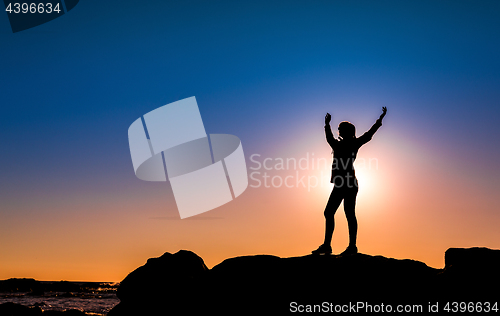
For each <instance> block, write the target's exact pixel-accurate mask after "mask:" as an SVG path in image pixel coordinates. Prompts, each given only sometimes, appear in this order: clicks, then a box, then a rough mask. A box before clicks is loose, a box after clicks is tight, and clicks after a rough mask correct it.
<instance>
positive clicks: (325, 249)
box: [311, 244, 332, 255]
mask: <svg viewBox="0 0 500 316" xmlns="http://www.w3.org/2000/svg"><path fill="white" fill-rule="evenodd" d="M311 253H312V254H313V255H329V254H331V253H332V247H331V246H330V245H325V244H323V245H321V246H319V247H318V249H316V250H313V251H312V252H311Z"/></svg>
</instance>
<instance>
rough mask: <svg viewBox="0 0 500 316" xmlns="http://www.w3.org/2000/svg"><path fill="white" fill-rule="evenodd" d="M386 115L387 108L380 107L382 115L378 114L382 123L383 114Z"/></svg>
mask: <svg viewBox="0 0 500 316" xmlns="http://www.w3.org/2000/svg"><path fill="white" fill-rule="evenodd" d="M386 113H387V108H386V107H385V106H383V107H382V114H380V118H379V120H381V121H382V119H383V118H384V116H385V114H386Z"/></svg>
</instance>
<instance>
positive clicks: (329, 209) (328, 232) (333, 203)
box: [324, 188, 343, 246]
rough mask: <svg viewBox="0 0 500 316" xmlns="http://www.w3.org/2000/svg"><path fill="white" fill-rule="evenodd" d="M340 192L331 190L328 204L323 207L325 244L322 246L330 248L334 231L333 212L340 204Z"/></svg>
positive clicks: (334, 189)
mask: <svg viewBox="0 0 500 316" xmlns="http://www.w3.org/2000/svg"><path fill="white" fill-rule="evenodd" d="M342 199H343V196H342V190H341V189H338V188H337V189H336V188H333V190H332V193H331V194H330V198H329V199H328V203H327V204H326V207H325V213H324V214H325V242H324V245H328V246H330V244H331V243H332V236H333V230H334V229H335V212H337V209H338V208H339V206H340V203H342Z"/></svg>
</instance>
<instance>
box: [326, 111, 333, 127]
mask: <svg viewBox="0 0 500 316" xmlns="http://www.w3.org/2000/svg"><path fill="white" fill-rule="evenodd" d="M331 120H332V116H331V115H330V113H326V115H325V125H329V124H330V121H331Z"/></svg>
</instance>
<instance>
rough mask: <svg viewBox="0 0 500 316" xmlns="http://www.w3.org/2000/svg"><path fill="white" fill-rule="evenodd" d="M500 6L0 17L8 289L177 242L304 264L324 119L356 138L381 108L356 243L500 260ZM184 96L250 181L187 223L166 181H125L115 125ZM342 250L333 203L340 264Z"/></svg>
mask: <svg viewBox="0 0 500 316" xmlns="http://www.w3.org/2000/svg"><path fill="white" fill-rule="evenodd" d="M499 13H500V2H498V1H481V2H475V1H349V2H347V1H147V2H146V1H95V0H85V1H80V2H79V3H78V5H77V6H76V7H74V8H73V9H72V10H71V11H70V12H68V13H67V14H65V15H63V16H61V17H59V18H56V19H54V20H52V21H50V22H48V23H45V24H42V25H39V26H37V27H34V28H31V29H28V30H25V31H21V32H17V33H12V30H11V28H10V25H9V21H8V17H7V14H6V13H5V14H0V42H1V43H2V48H1V49H0V58H1V60H2V61H3V62H2V63H1V64H0V67H1V68H0V89H1V90H0V92H1V102H0V106H1V113H2V115H0V146H1V155H0V279H7V278H14V277H16V278H21V277H27V278H35V279H39V280H72V281H120V280H122V279H123V278H124V277H125V276H126V275H127V274H128V273H129V272H131V271H132V270H134V269H135V268H137V267H138V266H140V265H143V264H144V263H145V262H146V260H147V259H148V258H150V257H158V256H160V255H162V254H163V253H164V252H170V253H175V252H177V251H178V250H180V249H187V250H191V251H193V252H195V253H196V254H198V255H199V256H201V257H202V258H203V259H204V261H205V263H206V264H207V266H208V267H209V268H211V267H213V266H214V265H216V264H218V263H220V262H221V261H223V260H224V259H226V258H229V257H234V256H243V255H255V254H270V255H276V256H280V257H294V256H303V255H307V254H309V253H310V252H311V250H313V249H316V248H317V247H318V246H319V245H320V244H321V243H322V241H323V235H324V217H323V211H324V207H325V205H326V201H327V199H328V196H329V194H330V191H331V184H329V178H328V175H329V166H328V165H329V164H330V163H331V159H332V158H331V149H330V147H329V146H328V144H327V143H326V140H325V136H324V129H323V126H324V116H325V114H326V112H329V113H331V114H332V127H333V130H334V131H336V126H337V124H338V123H339V122H340V121H344V120H348V121H350V122H352V123H353V124H355V125H356V129H357V135H358V136H359V135H361V134H362V133H363V132H364V131H366V130H368V129H369V128H370V127H371V125H372V124H373V123H374V122H375V120H376V119H377V118H378V117H379V115H380V114H381V108H382V107H383V106H386V107H387V109H388V111H387V116H386V117H385V119H384V122H383V126H382V127H381V128H380V129H379V131H378V132H377V133H376V134H375V136H374V137H373V140H372V141H371V142H369V143H368V144H366V145H365V146H364V147H362V148H361V149H360V151H359V153H358V158H357V162H356V168H357V176H358V179H359V183H360V190H359V193H358V199H357V207H356V213H357V217H358V223H359V232H358V249H359V251H360V252H361V253H365V254H369V255H383V256H386V257H392V258H398V259H405V258H408V259H414V260H419V261H423V262H425V263H426V264H427V265H429V266H432V267H435V268H442V267H444V252H445V251H446V249H448V248H451V247H489V248H496V249H499V248H500V230H498V227H499V224H500V213H499V210H500V208H499V206H500V203H499V202H500V200H499V197H498V194H497V193H498V191H499V189H500V180H499V179H500V168H499V167H500V164H499V161H500V148H499V146H498V140H499V139H500V124H499V123H500V119H499V114H500V101H499V100H500V59H499V58H498V56H500V41H499V40H498V39H499V38H500V20H499V19H498V15H499ZM191 96H195V97H196V100H197V102H198V106H199V109H200V113H201V116H202V118H203V122H204V126H205V130H206V132H207V133H225V134H232V135H236V136H238V137H239V138H240V139H241V143H242V147H243V151H244V153H245V159H246V163H247V170H248V174H249V187H248V188H247V189H246V191H245V192H244V193H243V194H242V195H241V196H239V197H238V198H236V199H235V200H233V201H231V202H230V203H227V204H225V205H223V206H220V207H218V208H216V209H214V210H211V211H209V212H206V213H203V214H200V215H198V216H195V217H192V218H188V219H182V220H181V219H180V217H179V213H178V210H177V206H176V204H175V200H174V196H173V193H172V188H171V186H170V184H169V183H168V182H161V183H160V182H146V181H142V180H139V179H138V178H137V177H136V176H135V174H134V170H133V166H132V161H131V156H130V150H129V147H128V138H127V131H128V127H129V126H130V124H132V122H134V121H135V120H136V119H137V118H139V117H141V116H142V115H144V114H145V113H147V112H150V111H152V110H154V109H156V108H158V107H160V106H163V105H165V104H168V103H171V102H175V101H178V100H181V99H184V98H188V97H191ZM265 159H267V160H266V165H264V164H263V162H264V160H265ZM280 159H283V160H285V161H286V159H289V161H293V160H295V161H296V162H300V161H302V165H300V164H299V165H297V166H294V165H292V164H290V165H289V166H288V168H284V169H285V170H281V169H282V168H281V167H280V165H279V162H280ZM301 159H302V160H301ZM325 161H326V162H327V163H326V164H325V163H324V162H325ZM313 163H314V166H313ZM318 164H319V165H320V166H321V167H318ZM285 167H286V166H285ZM266 168H267V169H266ZM325 175H326V176H325ZM287 177H288V179H289V180H288V182H287V183H286V184H285V183H284V180H285V179H286V178H287ZM264 180H266V181H267V182H264ZM347 244H348V233H347V224H346V220H345V215H344V213H343V208H342V206H341V208H339V210H338V212H337V214H336V230H335V233H334V237H333V242H332V247H333V251H334V253H339V252H341V251H343V250H344V249H345V247H346V246H347Z"/></svg>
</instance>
